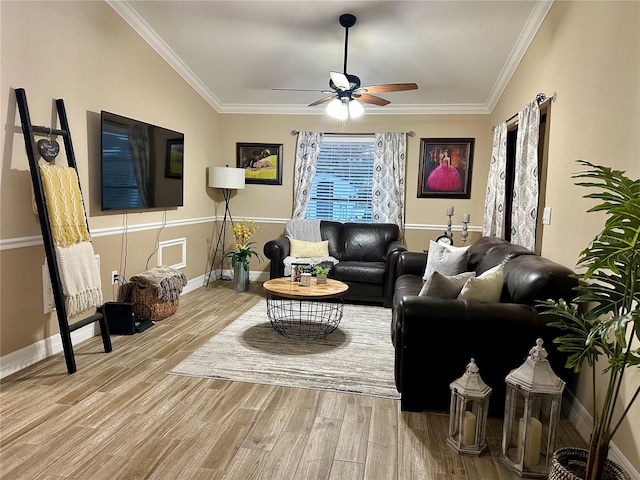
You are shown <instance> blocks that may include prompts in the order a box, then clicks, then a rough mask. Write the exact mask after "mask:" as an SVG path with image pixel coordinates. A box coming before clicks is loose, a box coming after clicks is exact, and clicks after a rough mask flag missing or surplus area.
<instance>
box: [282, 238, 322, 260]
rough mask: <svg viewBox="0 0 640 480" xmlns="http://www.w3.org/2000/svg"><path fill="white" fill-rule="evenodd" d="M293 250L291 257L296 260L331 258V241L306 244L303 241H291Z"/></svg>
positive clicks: (290, 253) (290, 251)
mask: <svg viewBox="0 0 640 480" xmlns="http://www.w3.org/2000/svg"><path fill="white" fill-rule="evenodd" d="M289 243H290V245H291V248H290V250H289V255H291V256H292V257H296V258H319V257H328V256H329V241H328V240H325V241H324V242H305V241H303V240H295V239H293V238H290V239H289Z"/></svg>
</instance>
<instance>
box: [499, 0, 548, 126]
mask: <svg viewBox="0 0 640 480" xmlns="http://www.w3.org/2000/svg"><path fill="white" fill-rule="evenodd" d="M554 1H555V0H541V1H538V2H536V5H535V7H533V10H532V11H531V15H529V18H528V19H527V23H526V24H525V27H524V29H523V30H522V32H520V36H519V37H518V40H517V41H516V43H515V45H514V46H513V49H512V50H511V53H510V54H509V58H507V62H506V63H505V64H504V67H503V68H502V71H501V72H500V75H498V78H497V79H496V83H495V85H494V86H493V89H492V90H491V93H490V94H489V98H488V99H487V108H488V110H489V113H491V112H492V111H493V109H494V108H495V106H496V104H497V103H498V100H499V99H500V97H501V96H502V94H503V93H504V90H505V88H507V85H508V83H509V81H510V80H511V77H512V76H513V74H514V73H515V71H516V68H518V65H519V64H520V61H521V60H522V58H523V57H524V55H525V53H527V50H528V49H529V45H531V42H533V39H534V38H535V36H536V34H537V33H538V29H539V28H540V26H541V25H542V22H544V19H545V18H546V17H547V13H549V10H550V9H551V6H552V5H553V2H554Z"/></svg>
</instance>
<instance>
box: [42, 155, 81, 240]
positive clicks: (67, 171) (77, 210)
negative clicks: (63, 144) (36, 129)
mask: <svg viewBox="0 0 640 480" xmlns="http://www.w3.org/2000/svg"><path fill="white" fill-rule="evenodd" d="M40 176H41V177H42V186H43V188H44V196H45V200H46V202H47V210H48V212H49V222H50V223H51V234H52V235H53V243H54V245H55V246H56V247H68V246H70V245H73V244H75V243H79V242H88V241H89V240H91V237H90V236H89V229H88V228H87V220H86V217H85V214H84V205H83V203H82V194H81V193H80V184H79V183H78V174H77V173H76V170H75V169H74V168H71V167H57V166H55V165H46V164H43V163H41V164H40Z"/></svg>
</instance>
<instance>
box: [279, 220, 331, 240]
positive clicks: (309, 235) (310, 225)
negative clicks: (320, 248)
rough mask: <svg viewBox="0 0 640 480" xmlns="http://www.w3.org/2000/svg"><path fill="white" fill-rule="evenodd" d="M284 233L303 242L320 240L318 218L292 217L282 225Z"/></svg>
mask: <svg viewBox="0 0 640 480" xmlns="http://www.w3.org/2000/svg"><path fill="white" fill-rule="evenodd" d="M284 235H285V237H289V238H293V239H295V240H304V241H305V242H321V241H322V236H321V235H320V220H307V219H302V218H301V219H297V218H292V219H291V220H289V221H288V222H287V224H286V225H285V227H284Z"/></svg>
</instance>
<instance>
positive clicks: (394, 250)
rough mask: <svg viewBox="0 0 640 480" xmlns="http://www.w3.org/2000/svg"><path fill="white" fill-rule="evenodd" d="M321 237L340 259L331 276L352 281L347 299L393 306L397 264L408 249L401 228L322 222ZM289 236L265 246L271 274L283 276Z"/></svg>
mask: <svg viewBox="0 0 640 480" xmlns="http://www.w3.org/2000/svg"><path fill="white" fill-rule="evenodd" d="M320 234H321V236H322V240H327V241H328V242H329V255H331V256H332V257H334V258H336V259H338V260H339V263H337V264H336V265H334V266H333V267H332V269H331V271H330V273H329V278H334V279H336V280H340V281H342V282H344V283H346V284H347V285H349V290H348V291H347V294H346V295H345V297H344V298H345V300H352V301H360V302H366V303H377V304H379V303H382V304H383V305H384V306H386V307H390V306H391V301H392V299H393V285H394V281H395V279H396V277H397V274H396V264H397V261H398V257H399V255H400V253H401V252H403V251H405V250H406V248H405V247H404V245H403V243H402V240H401V238H400V229H399V228H398V226H397V225H395V224H392V223H340V222H331V221H324V220H323V221H321V222H320ZM289 249H290V245H289V239H288V238H287V237H284V236H283V237H280V238H277V239H275V240H270V241H269V242H267V243H266V244H265V246H264V249H263V251H264V255H265V257H267V258H268V259H269V260H271V265H270V268H269V276H270V278H279V277H283V276H284V264H283V260H284V259H285V258H286V257H287V256H288V255H289Z"/></svg>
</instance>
